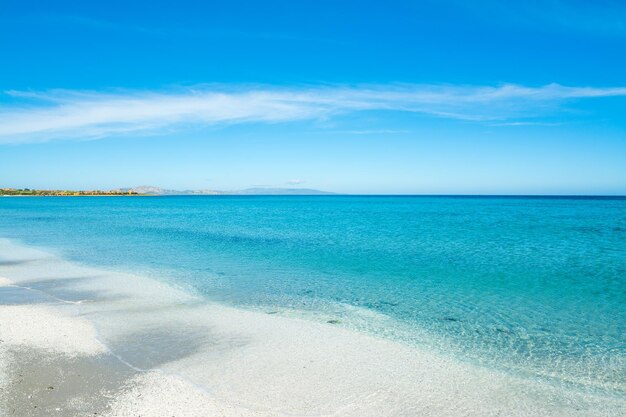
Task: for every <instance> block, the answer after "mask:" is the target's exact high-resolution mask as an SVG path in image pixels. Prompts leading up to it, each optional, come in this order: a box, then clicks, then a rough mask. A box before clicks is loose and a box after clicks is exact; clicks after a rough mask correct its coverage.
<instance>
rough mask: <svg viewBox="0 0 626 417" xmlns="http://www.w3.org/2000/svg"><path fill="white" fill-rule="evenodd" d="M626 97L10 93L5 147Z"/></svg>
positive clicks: (0, 130) (473, 114)
mask: <svg viewBox="0 0 626 417" xmlns="http://www.w3.org/2000/svg"><path fill="white" fill-rule="evenodd" d="M610 96H626V87H616V88H592V87H566V86H561V85H558V84H550V85H546V86H542V87H524V86H519V85H511V84H506V85H501V86H496V87H491V86H451V85H443V86H441V85H440V86H433V85H390V86H381V85H378V86H356V87H354V86H321V87H320V86H317V87H299V88H269V87H238V88H235V89H226V88H223V87H206V86H202V87H196V88H187V89H179V90H176V91H168V92H149V91H115V92H87V91H69V90H53V91H46V92H20V91H7V92H5V93H4V99H1V100H0V103H3V104H0V143H26V142H37V141H47V140H56V139H77V138H83V139H91V138H98V137H106V136H112V135H119V134H139V133H141V134H146V133H148V134H152V133H158V132H160V131H162V130H164V129H168V130H169V129H183V128H185V126H190V125H200V126H211V125H227V124H237V123H281V122H289V121H298V120H315V119H324V118H330V117H333V116H335V115H340V114H345V113H354V112H361V111H368V110H377V111H396V112H397V111H401V112H414V113H422V114H427V115H431V116H435V117H442V118H451V119H461V120H469V121H478V122H480V121H491V122H493V121H508V120H511V119H514V118H518V117H525V118H532V117H541V116H545V115H546V114H548V113H553V112H555V111H558V110H559V108H561V106H562V104H563V103H565V102H567V101H570V100H576V99H591V98H599V97H610Z"/></svg>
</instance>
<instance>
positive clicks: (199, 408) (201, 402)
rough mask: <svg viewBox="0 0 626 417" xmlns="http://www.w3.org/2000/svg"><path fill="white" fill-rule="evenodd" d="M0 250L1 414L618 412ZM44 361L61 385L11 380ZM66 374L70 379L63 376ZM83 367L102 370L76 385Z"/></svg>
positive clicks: (158, 286)
mask: <svg viewBox="0 0 626 417" xmlns="http://www.w3.org/2000/svg"><path fill="white" fill-rule="evenodd" d="M0 249H1V250H0V277H3V278H4V279H0V304H2V305H1V306H0V339H2V342H1V343H0V362H1V363H0V369H1V370H2V371H1V375H2V377H1V380H2V381H1V382H2V384H3V388H5V389H3V390H2V391H3V396H4V398H2V404H3V409H4V410H3V411H7V415H11V414H9V413H8V412H9V410H10V408H11V407H12V408H13V409H15V408H16V407H18V408H19V407H23V409H24V410H28V412H25V413H18V414H15V415H74V414H71V408H70V407H72V404H74V405H73V406H74V407H76V406H77V404H78V405H80V404H82V405H83V406H84V404H86V403H91V404H95V405H98V406H99V407H100V408H101V409H100V410H96V411H94V412H96V413H98V415H101V414H103V413H104V414H103V415H109V416H115V415H120V416H121V415H124V416H131V415H141V416H151V415H153V416H159V415H163V414H161V413H165V412H166V411H167V412H168V413H170V414H171V415H177V416H179V415H181V416H183V415H184V416H186V415H189V416H196V415H198V416H200V415H213V414H215V415H224V416H285V415H303V416H304V415H319V416H326V415H328V416H330V415H333V416H409V415H424V416H448V415H449V416H456V415H467V416H496V415H508V416H531V415H543V416H577V415H579V416H589V415H598V416H618V415H622V413H623V412H624V410H626V401H623V400H620V399H618V398H613V397H605V396H599V395H592V394H589V395H583V394H581V393H577V392H567V391H560V390H559V389H558V388H557V387H553V386H550V385H548V384H542V383H538V382H537V381H530V380H525V379H520V378H516V377H512V376H509V375H504V374H501V373H498V372H495V371H493V370H489V369H485V368H480V367H477V366H473V365H469V364H465V363H461V362H456V361H454V360H451V359H449V358H442V357H440V356H438V355H436V354H433V353H431V352H426V351H423V350H420V349H417V348H414V347H409V346H405V345H402V344H400V343H397V342H393V341H389V340H384V339H380V338H376V337H373V336H371V335H367V334H362V333H357V332H355V331H352V330H349V329H345V328H341V327H337V326H333V325H331V324H323V323H316V322H312V321H308V320H303V319H299V318H293V317H285V316H280V315H272V314H264V313H261V312H253V311H248V310H241V309H236V308H233V307H227V306H222V305H218V304H215V303H208V302H206V301H204V300H202V299H199V298H198V297H196V296H194V295H191V294H188V293H185V292H183V291H181V290H178V289H176V288H173V287H171V286H168V285H166V284H163V283H161V282H158V281H154V280H152V279H150V278H148V277H142V276H136V275H129V274H121V273H113V272H110V271H103V270H97V269H94V268H90V267H85V266H81V265H77V264H73V263H71V262H68V261H65V260H63V259H60V258H57V257H55V256H51V255H50V254H48V253H46V252H44V251H41V250H38V249H35V248H31V247H26V246H22V245H17V244H15V243H13V242H10V241H8V240H6V239H0ZM16 309H18V310H19V309H21V310H20V311H21V313H20V314H19V315H18V314H15V312H16V311H18V310H16ZM17 320H27V322H28V323H29V324H28V325H24V322H22V323H21V324H20V323H19V322H18V321H17ZM25 329H31V331H27V330H25ZM35 330H36V331H35ZM59 335H64V336H65V337H59ZM68 335H71V336H72V337H68ZM70 342H71V343H70ZM98 346H100V348H98ZM28 358H31V360H30V361H29V360H27V359H28ZM33 358H34V359H33ZM36 363H49V364H56V365H51V366H48V367H41V366H40V367H39V368H37V367H36V366H34V365H33V364H36ZM55 369H56V370H59V369H60V370H62V371H63V370H64V371H65V372H64V373H65V375H66V377H65V378H66V380H65V381H64V380H59V378H60V377H59V376H58V375H57V376H56V377H54V375H48V378H49V379H51V380H52V379H55V378H56V379H55V381H54V382H51V383H50V385H46V386H45V387H42V386H35V385H36V384H38V383H41V384H44V385H45V383H46V382H45V381H44V379H45V378H36V379H37V380H38V382H35V381H32V382H30V385H28V387H24V386H20V384H18V383H17V382H16V381H18V380H19V377H18V376H17V375H20V374H22V375H23V374H24V372H25V371H28V370H30V373H31V374H40V375H41V374H42V373H43V374H45V373H48V374H50V373H54V370H55ZM72 369H82V370H83V371H82V373H81V375H82V376H81V377H78V376H76V377H74V379H72V378H70V377H68V376H67V375H68V374H72ZM90 374H92V375H100V376H101V378H100V379H99V380H98V381H92V382H91V383H86V382H85V380H84V378H86V376H85V375H90ZM76 375H78V373H76ZM68 378H69V379H68ZM81 378H83V379H81ZM81 381H82V382H81ZM81 383H82V385H81ZM54 384H57V385H58V386H59V387H61V388H60V389H57V387H56V386H55V385H54ZM48 386H53V387H55V388H53V389H48ZM63 387H67V388H63ZM11 392H13V393H14V395H13V396H11V395H8V394H9V393H11ZM15 393H17V394H20V395H16V394H15ZM52 393H53V394H52ZM26 394H27V395H26ZM29 395H30V396H31V397H30V398H29V397H28V396H29ZM51 395H55V396H57V397H55V398H56V399H52V397H51ZM7 396H8V397H9V398H13V400H14V401H13V403H11V401H9V399H8V398H6V397H7ZM20 398H21V400H19V399H20ZM81 398H82V400H81ZM16 399H17V400H19V401H17V400H16ZM86 399H89V401H87V400H86ZM16 401H17V403H16ZM20 401H21V402H20ZM46 401H47V402H46ZM35 403H37V404H38V405H37V404H35ZM34 405H37V408H33V407H32V406H34ZM168 407H169V408H168ZM44 408H46V412H48V413H49V414H45V413H44ZM57 408H58V410H57ZM74 410H76V408H74ZM28 413H30V414H28ZM116 413H117V414H116Z"/></svg>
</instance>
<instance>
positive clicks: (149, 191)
mask: <svg viewBox="0 0 626 417" xmlns="http://www.w3.org/2000/svg"><path fill="white" fill-rule="evenodd" d="M325 194H332V193H329V192H326V191H320V190H313V189H310V188H247V189H245V190H236V191H216V190H169V189H163V188H159V187H153V186H140V187H134V188H119V189H115V190H37V189H30V188H0V196H129V195H131V196H139V195H141V196H150V195H325Z"/></svg>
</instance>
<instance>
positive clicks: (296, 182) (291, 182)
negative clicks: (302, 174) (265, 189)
mask: <svg viewBox="0 0 626 417" xmlns="http://www.w3.org/2000/svg"><path fill="white" fill-rule="evenodd" d="M287 184H288V185H301V184H304V181H303V180H300V179H293V180H289V181H287Z"/></svg>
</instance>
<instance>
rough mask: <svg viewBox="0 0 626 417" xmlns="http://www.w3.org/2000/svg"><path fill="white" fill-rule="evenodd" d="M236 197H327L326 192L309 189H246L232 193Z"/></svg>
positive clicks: (327, 193)
mask: <svg viewBox="0 0 626 417" xmlns="http://www.w3.org/2000/svg"><path fill="white" fill-rule="evenodd" d="M231 194H237V195H329V194H334V193H330V192H328V191H320V190H313V189H311V188H246V189H245V190H240V191H233V192H232V193H231Z"/></svg>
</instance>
